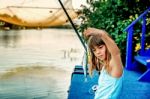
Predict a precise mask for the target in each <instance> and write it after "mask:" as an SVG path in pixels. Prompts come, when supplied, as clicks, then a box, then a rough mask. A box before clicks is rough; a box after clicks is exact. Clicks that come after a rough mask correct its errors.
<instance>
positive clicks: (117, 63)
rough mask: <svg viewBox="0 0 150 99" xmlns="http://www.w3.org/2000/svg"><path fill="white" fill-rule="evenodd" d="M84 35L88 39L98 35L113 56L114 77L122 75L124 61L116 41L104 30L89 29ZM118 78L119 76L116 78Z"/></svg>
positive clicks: (111, 62)
mask: <svg viewBox="0 0 150 99" xmlns="http://www.w3.org/2000/svg"><path fill="white" fill-rule="evenodd" d="M84 34H85V36H86V37H89V36H91V35H96V36H99V37H100V38H101V39H102V40H103V41H104V43H105V44H106V46H107V48H108V50H109V52H110V54H111V61H110V66H111V67H112V70H111V71H112V75H113V76H116V75H121V74H122V61H121V57H120V50H119V48H118V46H117V45H116V43H115V42H114V40H112V39H111V38H110V37H109V36H108V34H107V32H106V31H104V30H99V29H95V28H88V29H87V30H85V31H84ZM116 77H118V76H116Z"/></svg>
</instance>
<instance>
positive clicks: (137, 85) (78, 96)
mask: <svg viewBox="0 0 150 99" xmlns="http://www.w3.org/2000/svg"><path fill="white" fill-rule="evenodd" d="M140 75H141V74H140V73H139V72H135V71H128V70H126V69H124V78H123V89H122V93H121V98H120V99H150V83H147V82H140V81H138V80H137V78H138V77H139V76H140ZM98 77H99V76H98V75H97V74H96V73H95V75H94V76H93V77H92V78H90V77H89V76H88V77H87V78H88V80H87V82H85V81H84V75H83V74H82V75H81V74H74V75H73V76H72V79H71V85H70V90H69V93H68V99H94V93H93V94H91V93H89V89H90V88H91V87H92V86H93V85H94V84H97V81H98Z"/></svg>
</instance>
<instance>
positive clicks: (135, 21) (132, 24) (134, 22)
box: [125, 7, 150, 31]
mask: <svg viewBox="0 0 150 99" xmlns="http://www.w3.org/2000/svg"><path fill="white" fill-rule="evenodd" d="M149 11H150V7H149V8H148V9H147V10H146V11H144V13H142V14H141V15H140V16H139V17H138V18H137V19H136V20H134V21H133V22H132V23H131V24H130V25H129V26H128V27H127V28H125V31H128V29H130V27H133V26H134V25H135V24H136V23H137V22H138V21H139V20H140V19H141V18H142V17H143V16H145V15H146V14H147V13H148V12H149Z"/></svg>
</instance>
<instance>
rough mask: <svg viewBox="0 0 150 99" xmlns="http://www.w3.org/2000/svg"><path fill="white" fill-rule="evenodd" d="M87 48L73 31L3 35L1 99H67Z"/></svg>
mask: <svg viewBox="0 0 150 99" xmlns="http://www.w3.org/2000/svg"><path fill="white" fill-rule="evenodd" d="M82 56H83V47H82V45H81V43H80V41H79V39H78V37H77V36H76V34H75V32H74V30H72V29H41V30H36V29H33V30H32V29H30V30H9V31H2V30H1V31H0V99H67V96H68V93H67V91H68V89H69V86H70V79H71V73H72V71H73V68H74V66H75V65H80V64H81V62H82Z"/></svg>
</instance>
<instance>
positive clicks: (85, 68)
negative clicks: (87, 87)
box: [58, 0, 88, 81]
mask: <svg viewBox="0 0 150 99" xmlns="http://www.w3.org/2000/svg"><path fill="white" fill-rule="evenodd" d="M58 1H59V3H60V5H61V7H62V8H63V10H64V12H65V14H66V16H67V18H68V20H69V21H70V23H71V25H72V27H73V29H74V30H75V33H76V34H77V36H78V38H79V39H80V41H81V43H82V45H83V47H84V49H85V53H84V56H83V71H84V76H85V81H87V67H88V51H87V45H86V43H85V42H84V41H83V39H82V37H81V36H80V34H79V32H78V30H77V29H76V27H75V25H74V23H73V22H72V20H71V18H70V16H69V14H68V12H67V11H66V9H65V7H64V5H63V3H62V2H61V0H58Z"/></svg>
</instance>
